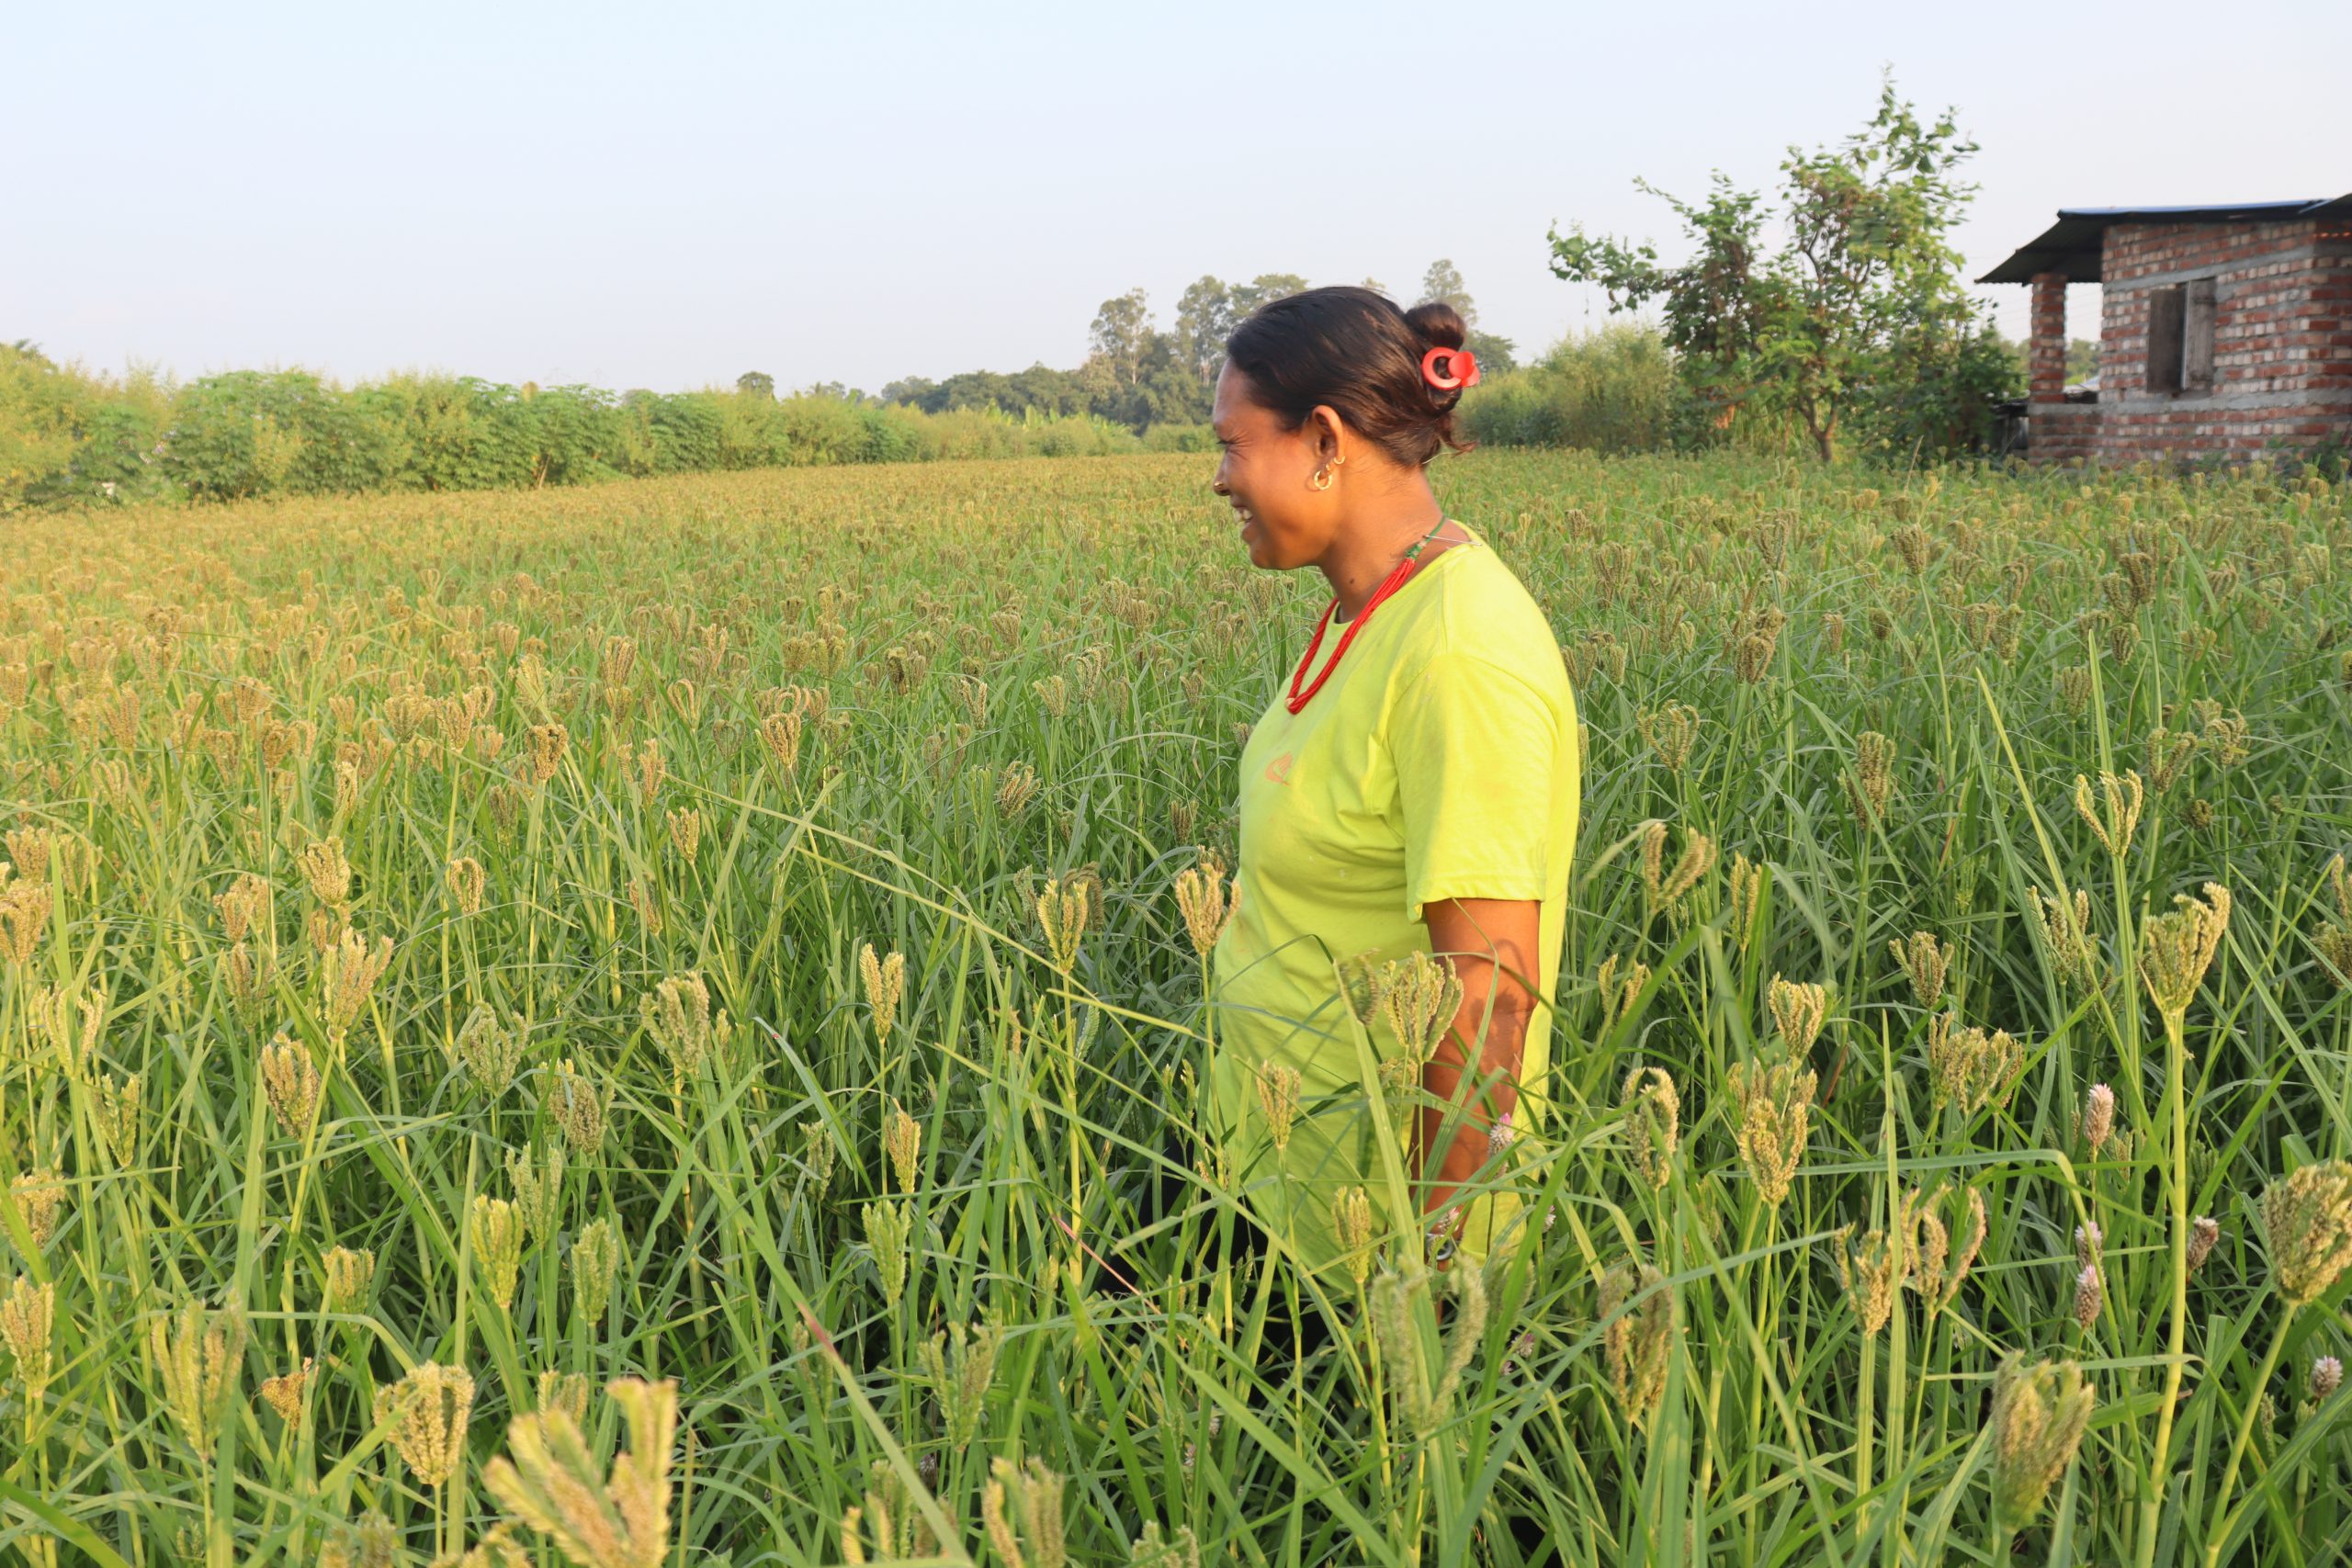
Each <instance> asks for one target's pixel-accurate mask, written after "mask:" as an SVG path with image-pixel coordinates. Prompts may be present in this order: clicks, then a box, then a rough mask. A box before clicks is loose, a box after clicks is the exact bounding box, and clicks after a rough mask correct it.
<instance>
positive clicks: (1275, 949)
mask: <svg viewBox="0 0 2352 1568" xmlns="http://www.w3.org/2000/svg"><path fill="white" fill-rule="evenodd" d="M1464 532H1465V533H1467V534H1468V535H1469V537H1470V543H1468V544H1457V545H1455V546H1453V547H1451V548H1449V549H1447V550H1445V551H1444V552H1443V553H1442V554H1441V555H1439V556H1438V557H1437V558H1435V559H1434V560H1432V561H1430V563H1429V564H1428V565H1427V566H1426V567H1423V568H1420V569H1419V570H1416V571H1415V572H1414V573H1413V574H1412V575H1411V576H1410V577H1409V578H1408V579H1407V580H1406V581H1405V583H1404V585H1403V586H1402V587H1400V588H1399V589H1397V592H1394V593H1392V594H1391V595H1390V596H1389V597H1388V598H1387V599H1386V600H1385V601H1384V602H1383V603H1382V604H1380V605H1379V606H1378V607H1377V609H1376V610H1375V611H1374V614H1373V616H1372V618H1371V619H1370V620H1369V621H1367V622H1366V623H1364V626H1363V631H1361V632H1360V633H1358V634H1357V636H1356V639H1355V641H1354V642H1353V643H1352V644H1351V646H1350V647H1349V649H1348V651H1347V656H1346V657H1345V658H1343V659H1342V660H1340V663H1339V665H1338V667H1337V668H1336V669H1335V670H1333V671H1332V672H1331V675H1330V678H1329V680H1328V681H1326V682H1324V684H1323V686H1322V689H1321V690H1319V691H1318V692H1317V693H1316V694H1315V695H1314V697H1313V698H1312V699H1311V700H1310V701H1309V702H1308V703H1307V704H1306V708H1305V709H1304V711H1302V712H1300V713H1298V714H1295V715H1294V714H1292V713H1291V712H1290V711H1289V708H1288V707H1287V706H1286V705H1285V704H1284V701H1283V697H1284V695H1285V694H1286V693H1287V691H1288V688H1289V678H1290V671H1292V669H1294V668H1295V665H1296V659H1297V654H1298V653H1303V652H1304V651H1305V644H1306V635H1307V634H1306V633H1302V634H1300V635H1299V637H1296V638H1295V641H1294V644H1293V646H1294V648H1295V649H1296V652H1294V653H1293V654H1292V655H1291V658H1290V660H1289V662H1287V663H1285V664H1284V665H1283V670H1282V672H1281V678H1280V682H1281V683H1280V684H1279V685H1278V686H1277V688H1276V691H1275V694H1274V698H1273V701H1272V702H1271V703H1270V704H1268V705H1267V707H1266V711H1265V713H1264V714H1263V715H1262V716H1261V717H1260V718H1259V719H1258V721H1257V723H1256V724H1255V725H1254V726H1253V727H1252V728H1251V729H1250V739H1249V743H1248V745H1247V746H1246V747H1245V748H1244V749H1243V750H1242V753H1241V792H1240V854H1239V864H1238V867H1237V869H1236V875H1237V880H1238V886H1239V899H1240V901H1239V906H1238V908H1237V909H1236V911H1235V913H1234V916H1233V919H1231V921H1230V922H1229V923H1228V924H1227V927H1226V930H1225V933H1224V935H1223V936H1222V937H1221V938H1220V939H1219V940H1218V942H1217V944H1216V950H1215V953H1214V955H1213V964H1212V970H1211V977H1212V981H1213V986H1214V989H1213V993H1212V995H1213V1016H1214V1020H1215V1023H1216V1051H1215V1055H1214V1059H1213V1063H1212V1068H1211V1075H1210V1078H1211V1110H1212V1114H1213V1115H1214V1116H1215V1118H1216V1121H1217V1122H1218V1125H1219V1127H1220V1128H1221V1129H1222V1135H1223V1137H1224V1146H1225V1148H1226V1151H1227V1156H1228V1157H1229V1159H1230V1166H1229V1173H1230V1175H1231V1176H1232V1178H1233V1179H1234V1180H1235V1181H1236V1183H1237V1184H1238V1186H1239V1187H1240V1188H1242V1189H1243V1190H1245V1191H1246V1192H1247V1194H1248V1196H1247V1198H1246V1199H1245V1202H1246V1203H1247V1205H1248V1208H1249V1211H1250V1213H1251V1214H1252V1215H1253V1216H1254V1217H1256V1218H1257V1219H1258V1220H1259V1222H1260V1223H1261V1224H1265V1225H1266V1226H1267V1228H1268V1229H1270V1230H1271V1231H1272V1232H1273V1233H1274V1234H1275V1235H1277V1236H1281V1235H1285V1234H1287V1235H1288V1237H1289V1240H1290V1244H1291V1245H1292V1246H1294V1247H1296V1248H1297V1250H1298V1255H1299V1258H1300V1260H1301V1261H1302V1262H1303V1263H1304V1264H1305V1265H1306V1267H1307V1268H1308V1269H1312V1270H1315V1271H1317V1272H1324V1271H1326V1270H1329V1269H1332V1268H1334V1266H1335V1265H1337V1264H1338V1263H1339V1262H1340V1259H1341V1254H1340V1242H1339V1236H1338V1232H1337V1230H1336V1227H1335V1224H1334V1220H1333V1216H1332V1202H1333V1200H1334V1199H1336V1198H1337V1197H1338V1196H1339V1194H1340V1190H1341V1189H1342V1188H1346V1187H1351V1186H1361V1187H1363V1188H1364V1189H1365V1190H1366V1194H1367V1196H1368V1198H1369V1199H1370V1201H1371V1203H1372V1206H1373V1211H1374V1224H1375V1233H1374V1234H1375V1235H1380V1234H1385V1230H1386V1225H1387V1221H1386V1216H1387V1213H1388V1210H1389V1204H1388V1202H1387V1198H1386V1190H1385V1175H1384V1168H1383V1164H1382V1161H1381V1158H1380V1152H1379V1148H1378V1145H1377V1144H1376V1143H1375V1142H1374V1138H1375V1136H1376V1133H1375V1129H1374V1124H1373V1117H1372V1112H1371V1105H1370V1101H1369V1100H1368V1098H1367V1096H1366V1095H1365V1093H1364V1090H1363V1085H1362V1076H1361V1073H1360V1072H1359V1067H1358V1056H1357V1050H1356V1045H1355V1043H1354V1038H1353V1035H1352V1033H1351V1031H1352V1029H1353V1027H1354V1025H1353V1022H1352V1021H1351V1019H1350V1017H1349V1014H1348V1011H1347V1008H1346V1005H1345V1003H1344V1002H1343V1001H1342V1000H1341V999H1340V976H1339V971H1338V970H1337V969H1336V968H1335V965H1336V964H1339V963H1340V962H1341V961H1343V960H1349V959H1353V958H1356V957H1359V956H1362V957H1364V958H1366V959H1368V960H1369V962H1370V963H1371V964H1374V965H1377V964H1383V963H1385V962H1388V961H1390V960H1394V959H1399V958H1403V957H1405V956H1407V955H1408V953H1413V952H1415V951H1419V952H1422V953H1427V952H1429V951H1430V935H1429V928H1428V927H1427V926H1426V925H1425V924H1424V923H1423V921H1422V915H1421V907H1422V906H1423V905H1424V904H1426V903H1430V902H1433V901H1435V900H1439V899H1443V898H1534V899H1538V900H1540V901H1541V906H1542V916H1541V942H1540V944H1539V949H1538V952H1539V956H1540V963H1541V970H1542V972H1541V974H1540V975H1539V976H1537V979H1538V982H1539V988H1540V996H1539V998H1538V999H1537V1001H1536V1004H1535V1010H1534V1013H1533V1015H1532V1018H1531V1019H1530V1020H1529V1022H1528V1029H1527V1038H1526V1044H1525V1047H1524V1049H1523V1052H1522V1054H1521V1067H1520V1077H1519V1100H1518V1103H1517V1109H1516V1110H1515V1111H1514V1112H1513V1114H1512V1117H1511V1123H1512V1129H1513V1131H1514V1133H1515V1134H1517V1135H1518V1136H1519V1137H1520V1138H1521V1140H1523V1146H1524V1147H1525V1148H1526V1149H1527V1151H1528V1152H1529V1153H1531V1154H1532V1153H1534V1152H1535V1151H1536V1150H1538V1149H1539V1148H1540V1147H1541V1144H1540V1142H1539V1141H1538V1140H1537V1138H1536V1134H1537V1131H1538V1129H1539V1127H1540V1125H1541V1123H1542V1122H1543V1121H1544V1110H1545V1105H1544V1073H1545V1070H1546V1068H1547V1067H1548V1066H1549V1064H1550V1058H1551V1032H1552V1011H1553V1010H1552V1008H1551V1006H1550V998H1554V997H1555V995H1556V989H1555V987H1557V984H1558V978H1559V966H1560V949H1561V942H1562V938H1563V936H1564V934H1565V931H1566V915H1567V887H1568V862H1569V857H1570V855H1571V853H1572V852H1573V851H1574V849H1575V846H1576V836H1577V794H1578V789H1579V784H1580V764H1579V757H1578V753H1577V717H1576V700H1575V696H1574V694H1572V693H1571V692H1570V690H1569V685H1568V678H1567V671H1566V666H1565V664H1564V663H1563V661H1562V660H1561V657H1560V647H1559V643H1558V641H1557V639H1556V638H1555V637H1553V635H1552V628H1551V625H1550V623H1549V622H1548V621H1547V620H1546V618H1545V616H1544V612H1543V610H1542V609H1541V608H1540V607H1539V606H1538V605H1537V604H1536V603H1535V601H1534V599H1533V598H1532V597H1531V596H1530V595H1529V593H1528V592H1527V590H1526V588H1525V587H1524V586H1522V585H1521V582H1520V581H1519V579H1518V578H1517V577H1516V576H1514V575H1513V574H1512V572H1511V570H1510V568H1508V567H1506V566H1504V565H1503V564H1502V562H1501V561H1499V560H1498V559H1497V558H1495V554H1494V552H1493V550H1492V549H1490V548H1488V547H1487V545H1486V542H1485V541H1484V540H1483V539H1480V538H1479V537H1478V536H1477V535H1476V533H1475V532H1473V531H1471V530H1468V529H1466V528H1465V529H1464ZM1345 630H1346V626H1345V624H1344V623H1340V622H1337V621H1334V622H1333V624H1332V626H1331V627H1330V628H1329V630H1328V631H1327V632H1326V633H1325V634H1324V641H1323V646H1322V647H1321V648H1320V649H1317V651H1316V658H1315V668H1314V669H1311V670H1309V671H1307V672H1306V677H1305V679H1306V681H1312V680H1313V679H1314V678H1315V676H1316V674H1317V672H1318V671H1320V670H1321V668H1322V666H1323V663H1324V661H1325V660H1327V659H1328V658H1329V655H1330V650H1331V649H1332V648H1333V647H1334V646H1335V645H1336V639H1337V638H1338V637H1340V635H1341V634H1343V633H1344V631H1345ZM1371 1036H1372V1042H1373V1046H1374V1053H1375V1055H1376V1056H1377V1058H1378V1059H1380V1060H1386V1059H1387V1058H1388V1057H1390V1056H1391V1055H1394V1054H1395V1053H1397V1050H1398V1049H1399V1046H1398V1044H1397V1040H1396V1037H1395V1035H1394V1034H1393V1032H1390V1031H1389V1030H1388V1029H1387V1027H1386V1026H1385V1023H1382V1022H1379V1021H1374V1025H1373V1027H1372V1030H1371ZM1264 1062H1277V1063H1282V1064H1284V1065H1287V1066H1293V1067H1295V1068H1297V1069H1298V1070H1299V1071H1300V1072H1301V1073H1302V1074H1303V1075H1304V1077H1303V1080H1302V1082H1301V1085H1300V1088H1299V1091H1298V1100H1297V1106H1298V1111H1297V1116H1296V1120H1295V1122H1294V1124H1293V1128H1292V1132H1291V1136H1290V1140H1289V1144H1288V1146H1287V1148H1286V1149H1284V1150H1283V1151H1281V1155H1280V1157H1279V1159H1278V1158H1277V1153H1276V1150H1275V1149H1274V1147H1273V1145H1272V1140H1271V1138H1270V1136H1269V1129H1268V1124H1267V1121H1266V1116H1265V1113H1264V1111H1263V1110H1262V1109H1261V1106H1260V1103H1259V1097H1258V1069H1259V1066H1260V1064H1261V1063H1264ZM1392 1109H1393V1110H1394V1111H1395V1112H1396V1113H1397V1117H1398V1121H1397V1126H1396V1129H1395V1134H1394V1135H1395V1137H1396V1139H1397V1149H1398V1154H1399V1158H1400V1160H1401V1161H1402V1163H1403V1167H1404V1169H1405V1172H1406V1175H1407V1178H1408V1180H1409V1179H1411V1176H1412V1161H1411V1155H1410V1150H1411V1143H1412V1129H1413V1126H1414V1121H1415V1118H1414V1117H1412V1116H1411V1115H1408V1114H1405V1113H1404V1111H1403V1109H1402V1107H1401V1106H1397V1107H1393V1108H1392ZM1520 1206H1521V1204H1520V1201H1519V1199H1518V1198H1517V1196H1516V1195H1514V1194H1512V1193H1509V1192H1496V1193H1494V1194H1492V1195H1490V1196H1487V1197H1485V1198H1481V1199H1479V1200H1478V1201H1476V1202H1475V1203H1473V1204H1471V1205H1470V1207H1469V1213H1467V1215H1466V1216H1465V1218H1464V1227H1463V1229H1462V1231H1461V1232H1460V1233H1459V1234H1460V1245H1461V1249H1462V1252H1463V1254H1464V1256H1465V1257H1467V1258H1472V1259H1482V1258H1485V1257H1486V1256H1487V1252H1488V1250H1489V1248H1490V1246H1491V1245H1492V1244H1494V1243H1495V1242H1496V1241H1497V1239H1498V1238H1500V1243H1501V1245H1503V1246H1504V1247H1510V1246H1514V1245H1516V1242H1517V1240H1518V1238H1519V1236H1520V1235H1521V1234H1522V1233H1523V1231H1524V1228H1525V1227H1524V1226H1523V1225H1520V1226H1513V1227H1510V1230H1509V1232H1508V1233H1506V1232H1505V1229H1504V1226H1505V1222H1506V1221H1507V1220H1508V1219H1509V1218H1510V1215H1511V1214H1512V1213H1515V1212H1516V1211H1517V1210H1518V1209H1519V1208H1520ZM1417 1218H1418V1217H1417ZM1415 1228H1416V1229H1417V1228H1418V1227H1417V1226H1416V1227H1415ZM1327 1277H1329V1276H1328V1275H1327Z"/></svg>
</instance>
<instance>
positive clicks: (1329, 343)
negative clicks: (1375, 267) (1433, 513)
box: [1225, 285, 1470, 468]
mask: <svg viewBox="0 0 2352 1568" xmlns="http://www.w3.org/2000/svg"><path fill="white" fill-rule="evenodd" d="M1463 337H1464V327H1463V324H1462V317H1461V316H1460V315H1459V314H1458V313H1457V312H1456V311H1455V310H1454V309H1453V306H1451V305H1449V304H1447V303H1446V302H1445V301H1444V300H1442V299H1433V300H1431V301H1430V302H1429V303H1428V304H1426V305H1416V306H1414V307H1413V308H1412V309H1411V310H1398V309H1397V306H1396V304H1395V303H1394V302H1393V301H1391V300H1388V299H1384V298H1382V297H1381V296H1380V295H1378V294H1375V293H1374V292H1373V291H1372V290H1371V289H1369V288H1355V287H1353V286H1349V285H1342V286H1339V287H1335V288H1310V289H1308V290H1306V292H1305V293H1303V294H1292V295H1288V296H1285V297H1284V298H1283V299H1272V300H1269V301H1267V302H1266V303H1265V304H1263V305H1261V306H1259V307H1258V308H1257V309H1256V310H1252V311H1250V314H1249V316H1248V318H1247V319H1245V320H1244V321H1242V323H1241V324H1240V325H1239V326H1238V327H1236V328H1234V329H1233V335H1232V336H1231V337H1229V338H1227V339H1226V340H1225V353H1226V357H1227V359H1229V360H1231V361H1232V362H1233V366H1234V367H1235V368H1236V369H1238V370H1239V371H1240V372H1241V373H1242V374H1243V375H1245V376H1247V377H1249V378H1250V389H1251V391H1252V393H1253V394H1254V400H1255V401H1257V402H1259V403H1261V404H1263V405H1264V406H1265V407H1267V408H1270V409H1272V411H1273V412H1276V413H1277V414H1280V415H1281V416H1282V417H1283V419H1284V420H1286V421H1288V422H1289V424H1290V427H1291V428H1292V429H1293V430H1295V429H1297V428H1298V427H1299V426H1300V425H1302V424H1304V423H1306V416H1307V415H1308V414H1309V413H1311V412H1314V409H1315V405H1316V404H1317V403H1323V404H1328V405H1329V407H1330V408H1331V409H1332V410H1333V411H1334V412H1337V413H1338V414H1339V416H1340V418H1341V419H1343V420H1345V421H1347V423H1348V426H1349V428H1350V429H1351V430H1354V431H1357V432H1359V433H1360V434H1363V436H1364V437H1365V438H1366V439H1368V440H1370V441H1374V442H1376V443H1377V444H1378V445H1379V446H1380V447H1381V449H1382V450H1383V451H1385V452H1386V453H1387V454H1388V455H1389V456H1390V457H1394V458H1395V459H1396V460H1397V462H1399V463H1403V464H1405V465H1407V466H1408V467H1410V468H1419V466H1420V465H1422V464H1424V463H1426V462H1428V461H1429V460H1430V458H1432V457H1436V456H1437V455H1438V452H1439V450H1440V449H1441V448H1442V447H1444V446H1451V447H1453V449H1454V450H1455V451H1457V452H1460V451H1464V450H1467V449H1468V447H1469V446H1470V443H1468V442H1467V441H1464V440H1460V439H1458V438H1456V436H1455V435H1454V434H1453V408H1454V405H1455V404H1456V403H1458V402H1460V401H1461V400H1462V389H1461V388H1459V387H1456V388H1454V389H1453V390H1451V391H1440V390H1438V389H1436V388H1435V387H1432V386H1430V384H1429V382H1428V381H1426V380H1424V379H1422V377H1421V356H1422V355H1426V354H1427V353H1428V352H1429V351H1430V349H1432V348H1460V347H1461V346H1462V342H1463Z"/></svg>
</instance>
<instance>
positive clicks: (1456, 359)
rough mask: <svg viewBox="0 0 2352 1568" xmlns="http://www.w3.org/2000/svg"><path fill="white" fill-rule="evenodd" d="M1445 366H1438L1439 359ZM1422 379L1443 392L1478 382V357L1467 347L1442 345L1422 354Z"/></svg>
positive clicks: (1471, 385) (1470, 385)
mask: <svg viewBox="0 0 2352 1568" xmlns="http://www.w3.org/2000/svg"><path fill="white" fill-rule="evenodd" d="M1441 360H1442V361H1444V364H1445V368H1444V369H1443V370H1442V371H1441V370H1440V369H1439V368H1438V363H1439V361H1441ZM1421 379H1422V380H1424V381H1427V382H1428V383H1429V384H1430V386H1432V387H1435V388H1436V389H1438V390H1439V391H1441V392H1451V391H1453V389H1455V388H1456V387H1475V386H1476V385H1477V384H1478V359H1477V356H1476V355H1474V354H1472V353H1471V352H1470V351H1469V350H1468V349H1466V348H1446V347H1444V346H1442V345H1441V346H1439V347H1436V348H1432V349H1430V351H1429V352H1428V353H1427V354H1424V355H1421Z"/></svg>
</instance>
